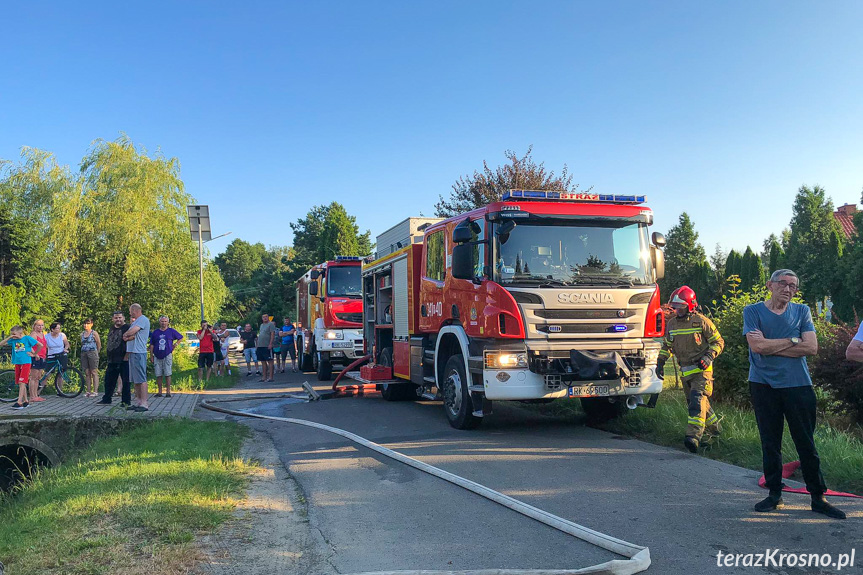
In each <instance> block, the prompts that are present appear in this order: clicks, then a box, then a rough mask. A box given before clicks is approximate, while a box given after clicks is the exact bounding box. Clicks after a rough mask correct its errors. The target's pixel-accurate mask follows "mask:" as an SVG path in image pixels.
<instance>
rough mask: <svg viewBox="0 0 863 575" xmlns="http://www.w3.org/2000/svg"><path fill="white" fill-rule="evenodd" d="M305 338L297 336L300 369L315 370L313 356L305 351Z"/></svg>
mask: <svg viewBox="0 0 863 575" xmlns="http://www.w3.org/2000/svg"><path fill="white" fill-rule="evenodd" d="M303 349H304V347H303V338H302V337H298V338H297V357H298V358H299V361H298V363H299V366H298V367H299V369H300V371H314V368H313V367H312V356H311V355H309V354H308V353H303Z"/></svg>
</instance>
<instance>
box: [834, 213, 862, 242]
mask: <svg viewBox="0 0 863 575" xmlns="http://www.w3.org/2000/svg"><path fill="white" fill-rule="evenodd" d="M833 217H834V218H836V221H837V222H839V226H840V227H841V228H842V231H843V232H844V233H845V238H846V239H850V238H851V237H852V236H854V234H856V233H857V230H856V229H855V228H854V220H853V219H852V217H851V216H849V215H848V214H847V213H844V212H839V211H836V212H833Z"/></svg>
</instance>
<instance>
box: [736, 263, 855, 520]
mask: <svg viewBox="0 0 863 575" xmlns="http://www.w3.org/2000/svg"><path fill="white" fill-rule="evenodd" d="M799 281H800V280H799V279H798V277H797V274H795V273H794V272H793V271H791V270H787V269H783V270H776V271H775V272H773V274H772V275H771V276H770V280H769V281H768V282H767V289H768V290H770V299H768V300H766V301H763V302H759V303H756V304H752V305H748V306H746V307H745V308H744V309H743V335H745V336H746V341H747V342H748V343H749V391H750V393H751V394H752V406H753V408H754V409H755V419H756V421H757V423H758V433H759V435H760V436H761V453H762V459H763V465H764V478H765V480H766V486H767V488H768V489H769V490H770V495H768V496H767V498H766V499H764V500H763V501H759V502H758V503H757V504H756V505H755V511H772V510H774V509H777V508H779V507H782V505H783V502H782V488H783V487H784V485H783V483H782V432H783V428H784V422H785V421H787V422H788V429H789V431H790V432H791V438H792V439H793V440H794V446H795V447H796V448H797V454H798V455H799V457H800V467H801V468H802V470H803V479H804V481H805V482H806V489H807V490H808V491H809V494H810V495H811V497H812V506H811V508H812V511H815V512H817V513H822V514H824V515H827V516H828V517H833V518H836V519H845V513H843V512H842V511H840V510H839V509H837V508H835V507H833V506H832V505H831V504H830V503H828V502H827V500H825V499H824V492H825V491H827V486H826V485H825V483H824V477H823V476H822V475H821V460H820V459H819V457H818V451H817V450H816V449H815V439H814V437H813V435H814V433H815V413H816V412H815V392H814V391H813V389H812V379H811V378H810V377H809V368H808V367H807V365H806V356H807V355H815V354H816V353H818V340H817V338H816V337H815V325H814V324H813V323H812V313H811V312H810V311H809V308H808V307H807V306H805V305H803V304H797V303H791V298H792V297H794V294H795V293H797V290H798V289H799V285H800V284H799Z"/></svg>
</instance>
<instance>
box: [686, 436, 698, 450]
mask: <svg viewBox="0 0 863 575" xmlns="http://www.w3.org/2000/svg"><path fill="white" fill-rule="evenodd" d="M683 445H685V446H686V449H688V450H689V453H695V452H696V451H698V440H697V439H695V438H694V437H687V438H686V439H684V440H683Z"/></svg>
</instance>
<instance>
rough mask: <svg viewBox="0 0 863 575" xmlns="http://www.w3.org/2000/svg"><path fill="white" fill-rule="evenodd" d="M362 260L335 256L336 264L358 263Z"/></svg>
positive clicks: (353, 257) (355, 257)
mask: <svg viewBox="0 0 863 575" xmlns="http://www.w3.org/2000/svg"><path fill="white" fill-rule="evenodd" d="M362 259H363V258H361V257H360V256H336V261H337V262H358V261H360V260H362Z"/></svg>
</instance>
